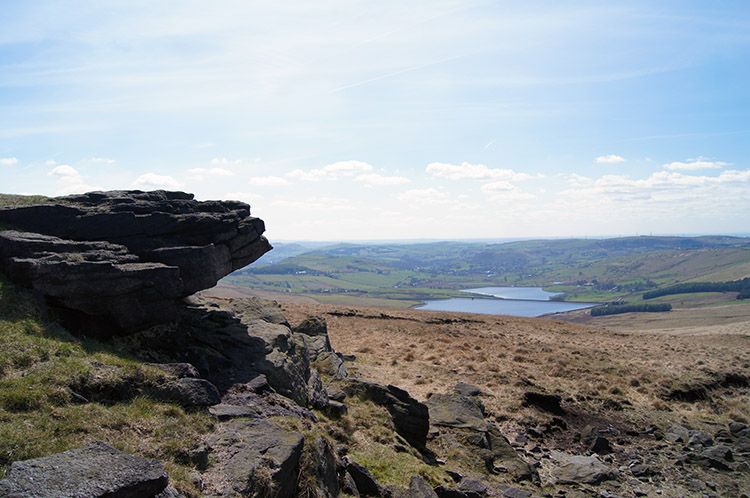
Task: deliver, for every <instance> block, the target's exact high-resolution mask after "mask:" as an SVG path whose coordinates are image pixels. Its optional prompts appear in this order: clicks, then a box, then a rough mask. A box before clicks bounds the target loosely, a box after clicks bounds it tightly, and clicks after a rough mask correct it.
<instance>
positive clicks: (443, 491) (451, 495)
mask: <svg viewBox="0 0 750 498" xmlns="http://www.w3.org/2000/svg"><path fill="white" fill-rule="evenodd" d="M434 491H435V494H436V495H437V496H438V498H468V496H467V495H466V493H464V492H463V491H460V490H458V489H456V488H451V487H450V486H445V485H440V486H438V487H436V488H435V489H434Z"/></svg>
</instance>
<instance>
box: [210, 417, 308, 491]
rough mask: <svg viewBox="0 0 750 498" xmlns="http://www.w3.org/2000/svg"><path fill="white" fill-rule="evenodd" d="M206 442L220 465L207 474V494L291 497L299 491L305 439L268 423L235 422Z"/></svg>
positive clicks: (224, 425)
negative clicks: (300, 463) (299, 476)
mask: <svg viewBox="0 0 750 498" xmlns="http://www.w3.org/2000/svg"><path fill="white" fill-rule="evenodd" d="M206 443H207V444H208V446H209V448H210V449H211V451H212V454H213V457H214V458H213V460H214V461H215V462H216V463H215V464H214V465H213V466H211V467H209V469H208V470H207V471H206V472H205V473H204V475H203V480H204V486H205V487H204V494H207V495H209V496H214V495H217V496H225V497H228V498H239V497H242V496H250V495H255V494H257V495H260V496H276V497H278V498H288V497H291V496H293V495H294V492H295V491H296V489H297V477H298V472H299V462H300V457H301V455H302V447H303V443H304V438H303V437H302V434H299V433H297V432H289V431H285V430H283V429H280V428H279V427H277V426H275V425H273V424H271V423H269V422H267V421H265V420H257V419H256V420H251V421H239V420H232V421H229V422H226V423H223V424H221V425H220V427H219V428H218V429H217V430H216V431H215V432H214V433H213V434H211V435H210V436H209V437H208V438H207V440H206Z"/></svg>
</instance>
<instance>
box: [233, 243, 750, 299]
mask: <svg viewBox="0 0 750 498" xmlns="http://www.w3.org/2000/svg"><path fill="white" fill-rule="evenodd" d="M279 250H280V254H281V255H290V256H291V257H289V258H286V259H282V260H279V259H266V260H264V259H261V260H260V261H259V262H257V263H256V264H254V265H252V266H250V267H248V268H245V269H243V270H240V271H238V272H235V273H233V274H232V275H230V276H228V277H226V278H225V279H224V280H223V283H226V284H230V285H235V286H240V287H251V288H253V289H259V290H265V291H271V292H279V293H287V294H294V295H298V296H306V297H311V298H313V299H314V300H315V301H317V302H325V303H339V304H351V305H354V304H357V305H364V306H368V305H370V306H381V305H384V304H385V305H388V306H394V307H399V308H408V307H414V306H415V305H417V304H418V303H420V302H423V301H424V300H428V299H446V298H451V297H458V296H460V295H461V294H459V293H458V292H457V291H459V290H460V289H466V288H472V287H487V286H509V285H515V286H530V287H543V288H545V289H546V290H549V291H555V292H562V293H564V295H563V296H562V297H561V298H560V299H562V300H565V301H578V302H602V303H606V302H613V301H619V302H627V303H642V302H643V301H642V295H643V293H644V292H646V291H649V290H654V289H657V288H661V287H666V286H669V285H673V284H675V283H685V282H715V281H728V280H736V279H741V278H745V277H747V276H750V239H746V238H732V237H697V238H685V237H635V238H622V239H601V240H591V239H588V240H576V239H570V240H537V241H524V242H511V243H504V244H481V243H460V242H442V243H433V244H401V245H399V244H391V245H353V244H340V245H336V246H330V247H323V248H317V249H310V250H308V252H304V253H301V254H299V251H301V250H303V249H300V246H298V245H294V246H293V247H292V248H288V249H287V248H286V247H285V246H284V245H282V246H281V247H280V249H279ZM271 254H273V251H272V252H271V253H269V258H270V255H271ZM264 261H274V262H273V263H271V264H265V263H264ZM662 301H664V300H662ZM666 301H667V302H670V304H672V305H673V306H674V305H675V303H676V302H679V301H685V299H684V297H680V299H679V300H676V299H673V298H667V299H666Z"/></svg>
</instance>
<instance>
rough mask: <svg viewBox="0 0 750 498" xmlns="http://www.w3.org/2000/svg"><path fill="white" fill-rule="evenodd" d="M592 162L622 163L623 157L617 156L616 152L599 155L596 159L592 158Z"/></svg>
mask: <svg viewBox="0 0 750 498" xmlns="http://www.w3.org/2000/svg"><path fill="white" fill-rule="evenodd" d="M594 162H597V163H604V164H616V163H624V162H625V158H624V157H622V156H618V155H616V154H610V155H608V156H599V157H597V158H596V159H594Z"/></svg>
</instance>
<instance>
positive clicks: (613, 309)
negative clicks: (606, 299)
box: [591, 303, 672, 316]
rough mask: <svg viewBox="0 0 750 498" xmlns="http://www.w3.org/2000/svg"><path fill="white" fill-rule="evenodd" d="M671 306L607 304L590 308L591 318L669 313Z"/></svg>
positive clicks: (661, 304) (662, 304)
mask: <svg viewBox="0 0 750 498" xmlns="http://www.w3.org/2000/svg"><path fill="white" fill-rule="evenodd" d="M671 310H672V305H671V304H668V303H657V304H653V303H648V304H607V305H605V306H597V307H596V308H591V316H604V315H617V314H620V313H632V312H648V313H654V312H659V311H671Z"/></svg>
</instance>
